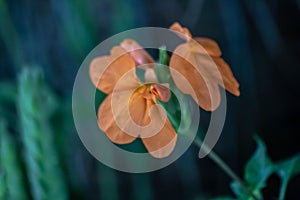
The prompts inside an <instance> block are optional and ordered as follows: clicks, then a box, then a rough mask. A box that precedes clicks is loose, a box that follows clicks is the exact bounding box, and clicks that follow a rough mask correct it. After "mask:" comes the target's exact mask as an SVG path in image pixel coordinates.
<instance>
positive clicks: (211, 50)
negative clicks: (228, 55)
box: [193, 37, 221, 57]
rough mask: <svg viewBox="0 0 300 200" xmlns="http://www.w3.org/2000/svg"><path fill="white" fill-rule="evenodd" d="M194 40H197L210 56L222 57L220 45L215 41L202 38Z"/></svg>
mask: <svg viewBox="0 0 300 200" xmlns="http://www.w3.org/2000/svg"><path fill="white" fill-rule="evenodd" d="M193 40H196V41H197V42H198V43H199V44H200V45H201V46H202V47H203V48H204V49H205V50H206V51H207V53H208V54H209V55H210V56H216V57H219V56H221V50H220V48H219V45H218V44H217V43H216V42H215V41H214V40H212V39H209V38H201V37H196V38H193Z"/></svg>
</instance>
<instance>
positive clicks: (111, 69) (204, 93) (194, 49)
mask: <svg viewBox="0 0 300 200" xmlns="http://www.w3.org/2000/svg"><path fill="white" fill-rule="evenodd" d="M170 29H171V30H173V31H175V32H176V33H178V34H179V36H180V37H182V38H183V39H184V40H185V42H184V43H182V44H180V45H179V46H178V47H177V48H176V49H175V50H174V52H173V54H172V56H171V58H170V63H169V67H170V73H171V75H172V77H173V80H174V83H175V85H176V87H178V89H179V90H180V91H181V92H182V93H185V94H189V95H191V96H192V97H193V99H194V100H195V101H196V102H197V103H198V105H199V106H200V107H201V108H203V109H205V110H207V111H213V110H215V109H216V108H217V107H218V105H219V104H220V91H219V86H222V87H224V88H225V89H226V90H227V91H229V92H230V93H232V94H234V95H236V96H238V95H239V84H238V82H237V81H236V79H235V78H234V76H233V74H232V72H231V69H230V68H229V66H228V64H227V63H226V62H225V61H224V60H223V59H222V58H221V57H220V56H221V51H220V48H219V46H218V45H217V43H216V42H215V41H213V40H211V39H207V38H192V36H191V33H190V31H189V30H188V29H187V28H184V27H181V26H180V24H178V23H174V24H173V25H172V26H171V27H170ZM136 67H140V68H142V69H144V70H145V74H144V76H145V81H146V82H145V83H143V82H142V81H141V80H140V79H139V78H138V76H137V75H136V70H135V69H136ZM175 72H176V73H178V72H179V73H180V74H181V75H183V76H184V78H185V79H186V80H188V81H189V83H190V85H191V86H192V90H193V91H191V88H190V87H189V88H187V87H185V85H186V84H183V83H182V81H183V80H182V79H179V78H176V75H175ZM100 75H101V76H100ZM90 78H91V80H92V82H93V84H94V85H95V86H96V87H97V88H98V89H99V90H101V91H102V92H104V93H106V94H107V97H106V99H105V100H104V101H103V102H102V103H101V105H100V107H99V109H98V122H99V126H100V128H101V129H102V130H103V131H104V133H105V134H106V136H107V137H108V138H109V139H110V140H111V141H112V142H114V143H116V144H127V143H131V142H133V141H134V140H135V139H136V138H141V140H142V142H143V144H144V145H145V147H146V149H147V150H148V152H149V153H150V154H151V155H152V156H154V157H157V158H163V157H166V156H168V155H169V154H170V153H171V152H172V151H173V149H174V147H175V145H176V140H177V134H176V131H175V130H174V128H173V126H172V125H171V123H170V121H169V119H168V118H167V115H166V113H165V112H164V111H163V110H162V109H161V108H160V107H159V106H158V101H157V99H159V100H160V101H162V102H167V101H169V99H170V90H169V88H168V84H164V83H162V84H161V83H159V82H158V81H157V77H156V74H155V61H154V59H153V58H152V57H151V56H150V55H149V54H148V53H147V52H146V51H145V49H143V48H142V47H141V46H140V45H139V44H138V43H137V42H136V41H134V40H132V39H126V40H124V41H123V42H122V43H121V44H120V46H115V47H113V48H112V49H111V52H110V55H108V56H102V57H97V58H95V59H94V60H93V61H92V62H91V64H90Z"/></svg>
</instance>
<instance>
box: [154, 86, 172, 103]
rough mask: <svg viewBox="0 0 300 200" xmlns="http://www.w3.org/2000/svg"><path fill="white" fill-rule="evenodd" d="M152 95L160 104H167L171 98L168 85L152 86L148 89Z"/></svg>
mask: <svg viewBox="0 0 300 200" xmlns="http://www.w3.org/2000/svg"><path fill="white" fill-rule="evenodd" d="M150 90H151V92H152V94H154V95H155V96H156V97H157V98H158V99H159V100H161V101H162V102H168V101H169V100H170V97H171V92H170V89H169V84H152V85H151V88H150Z"/></svg>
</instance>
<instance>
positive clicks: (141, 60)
mask: <svg viewBox="0 0 300 200" xmlns="http://www.w3.org/2000/svg"><path fill="white" fill-rule="evenodd" d="M121 47H122V48H124V49H125V50H126V51H127V52H128V53H130V55H131V56H132V57H133V58H134V60H135V63H136V65H137V66H139V65H143V64H149V63H155V61H154V59H153V58H152V57H151V56H150V55H149V54H148V53H147V51H145V49H143V47H142V46H141V45H140V44H139V43H137V42H136V41H134V40H132V39H126V40H123V42H122V43H121Z"/></svg>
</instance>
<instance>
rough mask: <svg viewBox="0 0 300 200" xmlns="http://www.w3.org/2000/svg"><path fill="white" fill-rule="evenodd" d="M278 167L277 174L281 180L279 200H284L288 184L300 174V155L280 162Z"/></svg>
mask: <svg viewBox="0 0 300 200" xmlns="http://www.w3.org/2000/svg"><path fill="white" fill-rule="evenodd" d="M276 166H277V174H278V175H279V177H280V178H281V187H280V193H279V200H284V196H285V193H286V189H287V186H288V182H289V181H290V179H291V178H292V177H293V176H296V175H298V174H300V154H298V155H296V156H294V157H292V158H289V159H286V160H284V161H282V162H279V163H278V164H277V165H276Z"/></svg>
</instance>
